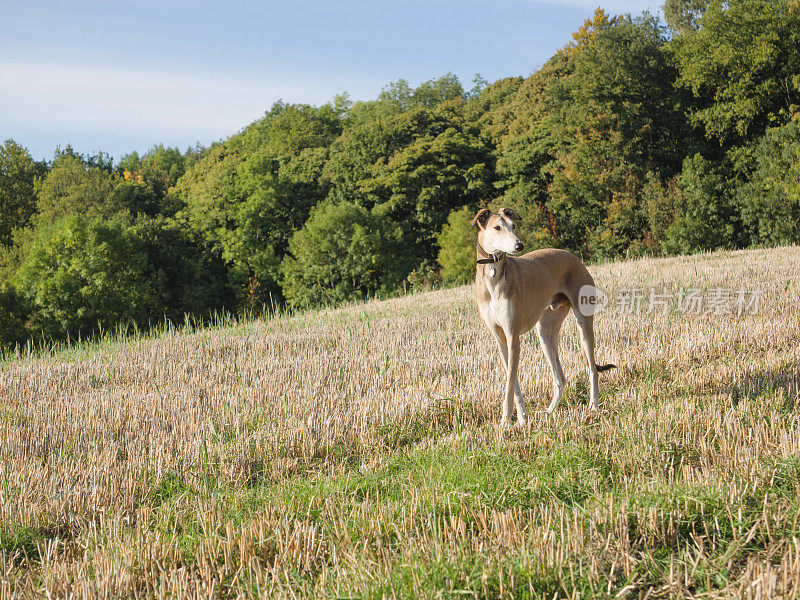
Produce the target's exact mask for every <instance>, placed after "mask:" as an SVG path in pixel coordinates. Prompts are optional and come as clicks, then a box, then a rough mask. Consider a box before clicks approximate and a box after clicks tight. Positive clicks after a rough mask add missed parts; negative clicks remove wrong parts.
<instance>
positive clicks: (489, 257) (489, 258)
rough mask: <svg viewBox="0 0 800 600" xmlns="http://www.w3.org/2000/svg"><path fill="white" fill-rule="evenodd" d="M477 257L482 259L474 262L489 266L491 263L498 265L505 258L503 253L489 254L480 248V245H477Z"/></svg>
mask: <svg viewBox="0 0 800 600" xmlns="http://www.w3.org/2000/svg"><path fill="white" fill-rule="evenodd" d="M478 256H482V257H483V258H479V259H478V260H476V261H475V262H476V263H478V264H479V265H490V264H493V263H498V262H500V261H501V260H503V259H504V258H505V256H506V254H505V252H501V253H500V254H489V253H488V252H486V250H484V249H483V248H481V245H480V244H478Z"/></svg>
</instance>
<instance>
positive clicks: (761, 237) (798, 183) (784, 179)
mask: <svg viewBox="0 0 800 600" xmlns="http://www.w3.org/2000/svg"><path fill="white" fill-rule="evenodd" d="M738 197H739V202H740V204H741V211H742V220H743V222H744V223H745V225H746V226H747V227H748V228H749V230H750V231H751V232H752V242H754V243H757V244H766V245H770V246H774V245H779V244H797V243H800V126H798V123H797V121H795V122H793V123H789V124H788V125H785V126H783V127H776V128H774V129H768V130H767V133H766V135H765V136H764V137H763V138H762V139H761V140H760V141H759V143H758V144H757V146H756V149H755V170H754V172H753V174H752V176H751V179H750V181H749V182H747V183H745V184H743V185H742V186H741V187H740V189H739V190H738Z"/></svg>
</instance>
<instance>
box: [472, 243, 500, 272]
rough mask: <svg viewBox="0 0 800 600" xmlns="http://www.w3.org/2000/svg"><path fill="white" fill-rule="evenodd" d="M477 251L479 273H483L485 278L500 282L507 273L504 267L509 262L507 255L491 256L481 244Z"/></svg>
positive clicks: (476, 248) (478, 245)
mask: <svg viewBox="0 0 800 600" xmlns="http://www.w3.org/2000/svg"><path fill="white" fill-rule="evenodd" d="M475 250H476V253H477V255H478V259H477V261H476V262H475V266H476V268H477V270H478V272H479V273H481V274H482V275H483V277H484V278H486V277H488V278H489V279H493V280H494V281H498V280H499V279H500V278H501V277H502V276H503V272H504V271H505V268H504V267H505V265H506V262H507V261H506V253H505V252H498V253H497V254H489V253H488V252H486V250H484V249H483V247H481V243H480V242H478V244H477V245H476V247H475Z"/></svg>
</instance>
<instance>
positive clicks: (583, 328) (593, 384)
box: [575, 310, 599, 412]
mask: <svg viewBox="0 0 800 600" xmlns="http://www.w3.org/2000/svg"><path fill="white" fill-rule="evenodd" d="M575 318H576V319H577V321H578V329H580V332H581V349H582V350H583V355H584V357H585V358H586V364H587V366H588V370H589V406H591V408H592V410H593V411H595V412H597V409H598V407H599V402H598V396H599V391H598V383H597V363H595V360H594V318H593V317H590V316H585V315H582V314H581V313H580V312H579V311H577V310H576V311H575Z"/></svg>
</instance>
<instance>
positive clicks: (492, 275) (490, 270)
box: [489, 267, 497, 277]
mask: <svg viewBox="0 0 800 600" xmlns="http://www.w3.org/2000/svg"><path fill="white" fill-rule="evenodd" d="M495 273H497V269H495V268H494V267H492V268H491V269H489V277H494V276H495Z"/></svg>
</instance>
